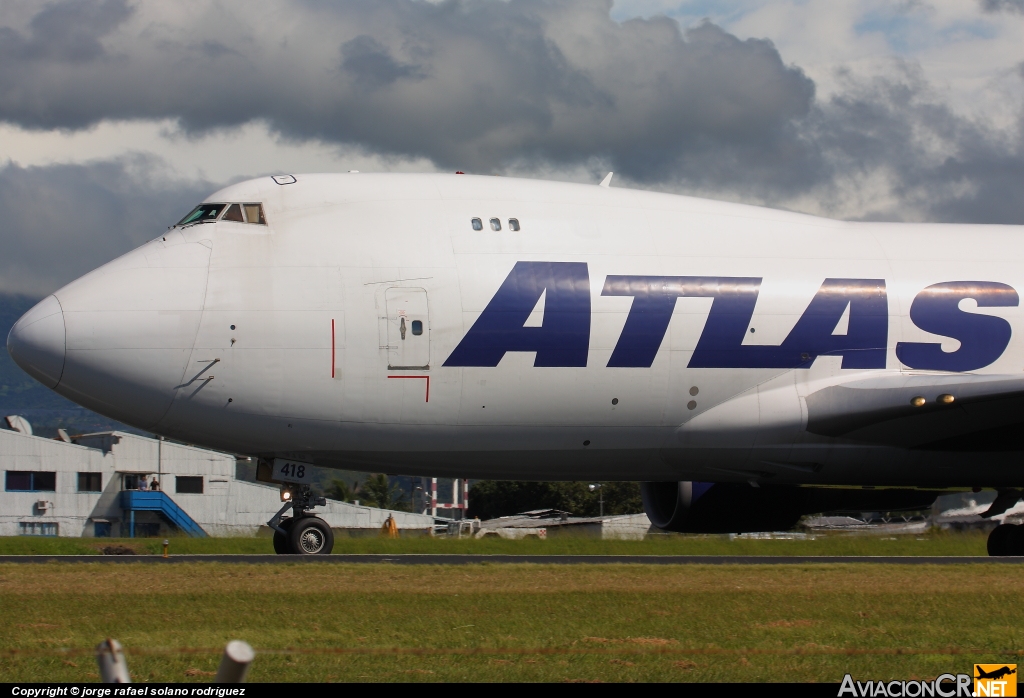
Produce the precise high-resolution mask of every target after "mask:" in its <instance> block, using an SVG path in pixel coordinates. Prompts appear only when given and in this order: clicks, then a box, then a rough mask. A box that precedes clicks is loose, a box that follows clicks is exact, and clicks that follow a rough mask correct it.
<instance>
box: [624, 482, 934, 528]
mask: <svg viewBox="0 0 1024 698" xmlns="http://www.w3.org/2000/svg"><path fill="white" fill-rule="evenodd" d="M640 493H641V495H642V497H643V503H644V511H645V512H647V517H648V518H649V519H650V520H651V523H653V524H654V525H655V526H657V527H658V528H660V529H662V530H665V531H676V532H679V533H753V532H757V531H785V530H788V529H790V528H792V527H793V526H795V525H796V523H797V521H799V520H800V517H801V516H805V515H807V514H817V513H854V512H856V513H860V512H864V511H901V510H902V511H912V510H919V509H926V508H928V507H930V506H931V504H932V502H934V501H935V498H936V497H937V496H938V494H939V493H938V492H935V491H929V490H915V489H860V488H857V489H847V488H838V487H800V486H795V485H761V486H759V487H752V486H750V485H748V484H735V483H714V482H641V483H640Z"/></svg>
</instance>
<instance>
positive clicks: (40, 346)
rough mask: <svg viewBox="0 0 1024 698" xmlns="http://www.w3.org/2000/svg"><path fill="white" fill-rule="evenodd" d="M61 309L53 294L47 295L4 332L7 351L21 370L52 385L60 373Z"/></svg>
mask: <svg viewBox="0 0 1024 698" xmlns="http://www.w3.org/2000/svg"><path fill="white" fill-rule="evenodd" d="M65 348H66V341H65V329H64V311H63V310H62V309H61V307H60V301H58V300H57V297H56V296H47V297H46V298H44V299H43V300H42V301H40V302H39V303H37V304H36V305H35V306H34V307H33V308H32V309H31V310H29V311H28V312H27V313H25V314H24V315H22V316H21V318H20V319H19V320H18V321H17V322H16V323H14V327H12V328H11V333H10V334H9V335H7V352H8V353H9V354H10V355H11V358H12V359H14V363H16V364H18V365H19V366H21V368H22V369H24V371H25V373H27V374H28V375H30V376H32V377H33V378H35V379H36V380H37V381H39V382H40V383H42V384H43V385H45V386H46V387H47V388H55V387H57V384H58V383H60V377H61V375H62V374H63V373H64V354H65Z"/></svg>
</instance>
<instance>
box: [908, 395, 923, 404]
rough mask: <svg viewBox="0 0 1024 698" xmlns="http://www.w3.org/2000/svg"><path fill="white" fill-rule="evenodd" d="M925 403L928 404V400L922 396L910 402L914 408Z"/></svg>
mask: <svg viewBox="0 0 1024 698" xmlns="http://www.w3.org/2000/svg"><path fill="white" fill-rule="evenodd" d="M925 402H926V400H925V399H924V398H923V397H921V396H920V395H918V396H917V397H915V398H913V399H912V400H911V401H910V404H911V405H913V406H914V407H920V406H921V405H923V404H924V403H925Z"/></svg>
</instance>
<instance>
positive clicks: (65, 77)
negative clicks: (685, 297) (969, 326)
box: [0, 0, 814, 181]
mask: <svg viewBox="0 0 1024 698" xmlns="http://www.w3.org/2000/svg"><path fill="white" fill-rule="evenodd" d="M190 8H191V9H192V11H191V12H177V13H174V14H167V15H166V16H163V17H152V16H150V15H146V16H145V17H143V16H137V17H131V15H130V13H129V11H128V9H127V8H125V6H124V5H123V4H117V3H113V2H112V0H107V1H106V2H100V1H99V0H75V2H71V3H61V4H57V5H52V6H49V7H47V8H46V9H44V10H42V11H41V12H40V13H39V15H37V16H36V18H35V19H33V20H32V24H31V26H30V29H29V31H28V33H27V34H23V33H19V32H17V31H15V30H14V29H11V28H5V29H3V30H2V31H3V38H2V42H3V44H2V45H3V48H2V50H3V51H4V53H5V55H7V56H9V58H10V60H6V61H3V62H2V63H0V119H3V120H7V121H11V122H15V123H17V124H20V125H22V126H27V127H30V128H83V127H87V126H89V125H91V124H94V123H96V122H98V121H101V120H103V119H110V118H113V119H131V118H166V117H170V118H175V119H178V120H180V123H181V124H182V125H183V126H184V127H185V128H186V129H189V130H192V131H202V130H205V129H211V128H218V127H225V126H234V125H238V124H242V123H245V122H248V121H251V120H253V119H264V120H266V121H267V122H268V123H269V124H271V126H272V128H274V129H276V130H277V131H279V132H280V133H282V134H283V135H285V136H288V137H294V138H299V139H306V138H319V139H324V140H327V141H332V142H339V143H350V144H359V145H363V146H366V147H368V148H370V149H372V150H374V151H376V152H380V153H385V154H400V155H408V156H425V157H428V158H430V159H432V160H433V161H435V162H436V163H438V164H439V165H442V166H445V167H456V166H458V167H463V168H472V169H474V170H476V171H488V170H494V169H497V168H500V167H502V166H503V165H505V164H507V163H508V162H510V161H511V160H514V159H522V158H524V157H525V158H539V159H542V160H545V161H554V162H559V163H574V162H578V161H580V160H582V159H586V158H588V157H591V156H594V155H597V156H599V157H602V158H606V159H608V160H609V161H611V162H612V163H614V164H615V166H616V167H618V168H620V170H621V171H622V172H623V173H624V174H627V175H631V176H632V177H634V178H635V179H638V180H642V181H653V180H656V179H658V178H663V177H665V176H667V175H668V174H670V173H671V172H672V171H673V169H674V168H675V167H676V166H677V164H678V161H679V158H680V157H681V156H682V155H683V154H684V153H687V152H690V151H698V152H720V153H721V157H722V158H724V159H731V160H734V161H737V162H747V161H750V162H752V163H754V164H755V165H756V163H757V161H759V160H768V159H771V158H775V157H785V156H786V152H788V151H789V150H790V149H792V148H793V147H794V143H793V135H792V133H791V131H790V129H789V125H790V123H791V121H792V120H793V119H794V118H798V117H801V116H803V115H805V114H806V113H807V112H808V109H809V108H810V106H811V103H812V101H813V95H814V85H813V83H812V82H811V81H810V80H809V79H808V78H807V77H806V76H805V75H804V74H803V73H802V72H801V71H800V70H799V69H798V68H794V67H791V66H786V65H785V64H784V63H783V61H782V59H781V57H780V56H779V54H778V51H776V49H775V48H774V46H772V44H771V43H770V42H768V41H761V40H748V41H741V40H739V39H737V38H736V37H734V36H731V35H729V34H727V33H726V32H724V31H722V30H721V29H720V28H718V27H716V26H714V25H711V24H705V25H703V26H699V27H697V28H695V29H693V30H691V31H688V32H686V33H683V32H681V31H680V29H679V26H678V24H677V23H676V22H674V21H672V20H669V19H667V18H656V19H653V20H632V21H629V22H625V23H621V24H620V23H617V22H615V21H613V20H612V19H611V18H610V16H609V11H610V8H611V2H610V0H603V1H601V0H565V1H560V2H554V1H549V0H511V1H510V2H493V1H490V0H449V1H448V2H442V3H440V4H432V3H426V2H417V1H413V0H353V1H351V2H346V3H317V2H294V3H292V4H290V5H280V4H278V5H263V4H261V3H258V2H247V3H238V4H234V5H232V4H231V3H227V4H222V3H215V4H209V5H203V4H201V3H200V4H194V5H192V6H190ZM224 8H231V11H230V12H228V11H227V10H225V9H224ZM275 8H276V9H275ZM281 8H285V9H287V12H285V11H283V10H282V9H281ZM136 14H139V15H141V11H140V12H139V13H136ZM150 14H152V13H150ZM76 16H82V17H85V18H87V19H88V21H84V20H83V21H79V22H77V23H76V25H75V26H76V27H77V28H76V29H75V31H76V32H77V34H76V37H78V38H77V39H76V41H78V42H79V43H80V44H81V45H82V46H83V47H85V46H88V47H90V48H89V50H88V51H84V52H83V55H85V54H88V57H89V60H82V61H79V62H75V63H72V64H61V65H60V66H59V67H58V66H56V65H55V63H57V62H58V61H59V60H63V59H62V58H60V57H58V56H56V55H54V56H52V57H51V58H50V60H43V57H44V54H42V53H39V52H33V51H29V50H28V49H27V48H26V47H27V46H30V45H35V43H36V42H40V41H43V36H44V33H43V32H42V31H41V29H40V27H41V26H43V25H47V26H48V24H47V23H50V22H52V23H56V22H57V20H56V19H53V18H57V17H59V18H63V19H68V20H69V21H70V18H73V17H76ZM48 17H49V18H50V19H48ZM63 19H62V21H63ZM129 20H130V21H129ZM174 22H177V24H174ZM118 23H120V24H119V25H118V26H117V27H116V30H115V31H112V27H113V26H114V25H115V24H118ZM61 26H63V25H61ZM60 31H65V30H64V29H61V30H60Z"/></svg>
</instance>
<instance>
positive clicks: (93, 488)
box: [78, 473, 103, 492]
mask: <svg viewBox="0 0 1024 698" xmlns="http://www.w3.org/2000/svg"><path fill="white" fill-rule="evenodd" d="M78 491H79V492H102V491H103V473H78Z"/></svg>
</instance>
